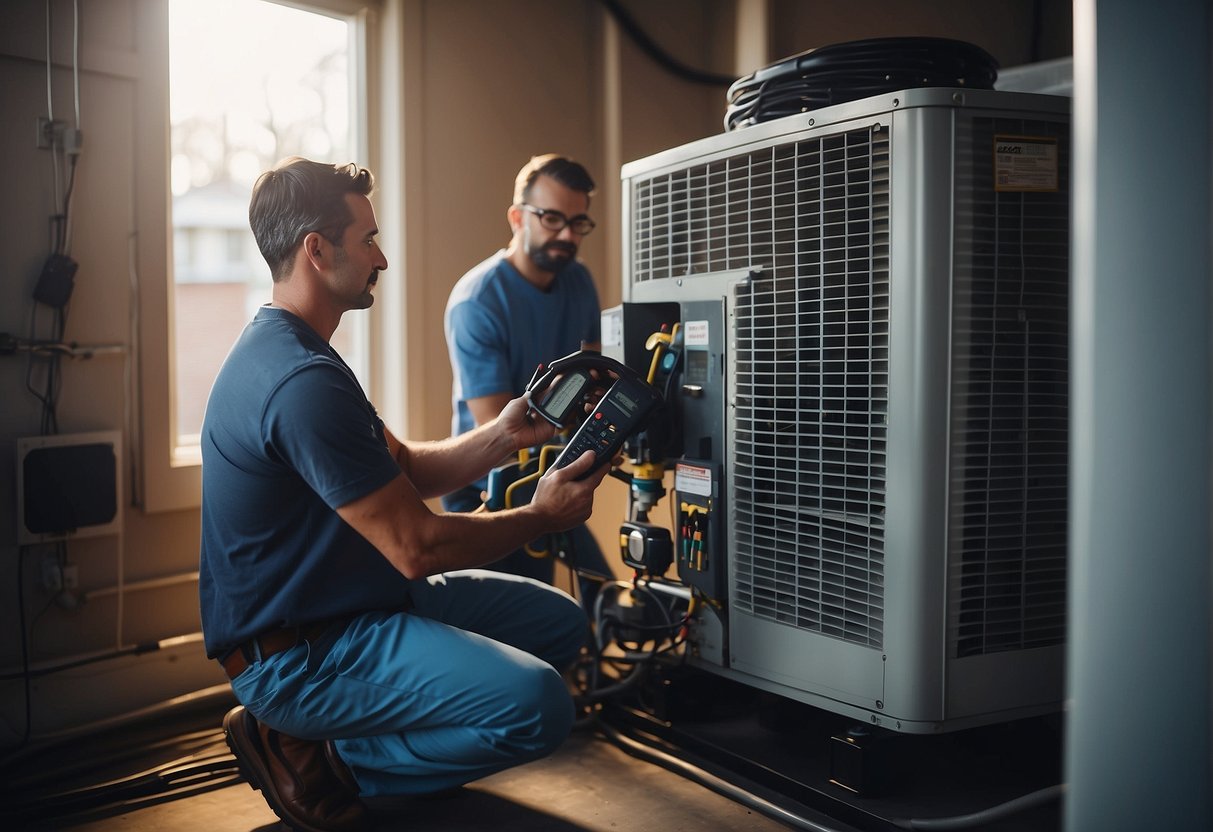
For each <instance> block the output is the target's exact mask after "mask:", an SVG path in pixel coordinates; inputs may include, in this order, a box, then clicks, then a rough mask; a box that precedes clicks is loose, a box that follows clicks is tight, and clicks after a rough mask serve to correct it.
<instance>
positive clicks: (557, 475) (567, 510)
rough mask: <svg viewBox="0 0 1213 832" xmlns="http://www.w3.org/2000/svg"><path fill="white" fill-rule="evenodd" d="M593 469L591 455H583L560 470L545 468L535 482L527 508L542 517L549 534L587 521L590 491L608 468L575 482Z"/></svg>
mask: <svg viewBox="0 0 1213 832" xmlns="http://www.w3.org/2000/svg"><path fill="white" fill-rule="evenodd" d="M593 465H594V452H593V451H586V452H585V453H583V454H582V455H581V456H579V457H577V459H576V460H574V461H573V462H571V463H569V464H568V465H566V466H564V467H563V468H549V469H548V470H547V472H546V473H545V474H544V475H543V476H542V477H540V478H539V482H538V484H537V485H536V486H535V496H534V497H533V498H532V499H531V506H532V507H534V508H536V509H538V510H539V511H541V512H542V513H543V515H544V517H545V518H546V519H547V522H548V524H549V525H550V529H551V530H552V531H564V530H565V529H571V528H573V527H574V526H577V525H580V524H582V523H584V522H585V521H586V520H588V519H589V517H590V513H591V512H592V511H593V509H594V489H596V488H598V484H599V483H601V482H602V478H603V477H605V476H606V475H607V471H608V470H609V468H610V466H609V465H603V466H602V467H601V468H599V469H598V470H597V471H595V472H594V473H592V474H590V475H589V476H588V477H586V478H585V479H584V480H580V481H578V479H577V478H578V477H580V476H581V475H583V474H584V473H585V472H586V471H589V470H590V468H592V467H593Z"/></svg>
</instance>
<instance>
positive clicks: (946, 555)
mask: <svg viewBox="0 0 1213 832" xmlns="http://www.w3.org/2000/svg"><path fill="white" fill-rule="evenodd" d="M623 180H624V182H623V186H624V187H623V194H624V223H625V228H626V234H625V246H624V249H625V256H624V276H623V279H624V286H623V299H624V301H625V307H626V306H627V305H629V304H636V305H647V304H667V305H672V304H678V307H677V308H678V309H679V314H680V318H681V321H680V326H681V328H682V333H683V336H684V337H685V352H684V364H683V368H684V381H685V382H686V383H684V384H683V385H682V393H683V398H682V399H681V400H680V404H681V410H680V412H681V414H682V417H681V418H683V420H684V422H685V425H684V427H685V432H686V436H685V438H684V441H683V446H682V447H681V449H680V450H679V453H681V455H682V456H681V457H680V458H679V459H676V460H671V461H670V465H671V467H673V466H674V465H675V463H679V466H680V470H682V469H685V470H686V471H688V472H690V473H691V474H692V475H693V476H691V477H689V479H688V482H689V483H693V484H691V485H687V486H686V489H687V491H688V493H689V492H690V491H694V492H696V493H699V494H703V495H710V496H708V497H702V498H700V502H701V503H702V505H703V506H704V512H706V511H708V510H709V509H710V511H711V513H712V514H713V515H714V520H715V522H716V525H715V526H714V527H712V528H714V529H715V530H716V531H715V534H716V536H717V540H715V541H714V545H713V547H712V549H711V554H712V557H713V559H714V560H713V562H712V569H714V570H716V571H715V572H714V573H708V572H704V573H702V574H703V575H704V576H706V577H704V578H703V579H702V580H699V579H698V578H696V579H695V580H692V581H691V583H696V580H699V583H698V584H697V586H698V587H699V589H700V590H701V591H702V592H703V593H704V594H707V595H709V596H714V598H713V600H715V601H716V603H715V604H704V605H701V606H700V607H699V609H700V612H699V618H698V620H697V622H696V626H695V631H694V632H695V637H694V638H695V645H694V651H693V652H694V658H693V661H694V662H695V663H696V664H697V665H699V666H700V667H702V668H704V669H707V670H710V671H711V672H714V673H718V674H720V675H723V676H727V677H730V678H732V679H735V680H739V681H742V682H745V683H747V684H749V685H752V686H754V687H757V688H760V689H765V690H768V691H773V692H777V693H780V694H783V695H786V696H789V697H792V698H795V699H798V700H800V701H804V702H808V703H811V704H813V705H816V706H819V707H821V708H824V709H826V710H829V711H833V712H836V713H840V714H846V715H850V716H853V717H856V718H858V719H861V720H863V721H864V722H869V723H873V724H877V725H880V726H884V727H887V728H891V729H893V730H897V731H903V732H911V733H925V732H931V731H940V730H951V729H955V728H961V727H967V726H971V725H978V724H982V723H990V722H998V721H1005V720H1009V719H1012V718H1016V717H1020V716H1026V715H1030V714H1035V713H1042V712H1047V711H1049V710H1053V709H1057V708H1058V707H1059V706H1060V702H1061V699H1062V686H1063V651H1064V642H1065V617H1066V616H1065V598H1066V515H1067V506H1066V499H1067V494H1066V492H1067V471H1066V468H1067V385H1068V326H1067V322H1068V272H1069V264H1068V249H1069V233H1068V226H1069V194H1068V191H1069V101H1068V99H1063V98H1055V97H1051V96H1039V95H1030V94H1019V93H1007V92H996V91H974V90H955V89H938V88H928V89H913V90H904V91H900V92H895V93H890V94H882V95H878V96H875V97H871V98H866V99H863V100H859V101H853V102H850V103H847V104H840V105H837V106H832V107H828V108H823V109H820V110H816V111H813V112H809V113H806V114H803V115H798V116H791V117H787V118H782V119H779V120H776V121H771V122H767V123H764V124H759V125H756V126H753V127H748V128H744V129H741V130H737V131H734V132H731V133H727V134H723V135H719V136H713V137H710V138H707V139H704V140H701V141H697V142H694V143H692V144H689V145H686V146H684V147H680V148H677V149H673V150H669V151H666V152H663V153H659V154H657V155H655V156H652V157H650V158H647V159H643V160H640V161H636V162H633V163H630V164H628V165H626V166H625V167H624V169H623ZM606 340H607V333H606V332H604V342H606ZM674 479H675V486H676V488H682V487H683V486H682V485H681V475H678V476H675V478H674ZM705 481H711V484H710V486H707V485H704V482H705ZM675 499H680V500H683V502H682V505H683V506H684V507H685V506H686V505H687V503H686V502H685V499H683V497H682V496H681V494H676V495H675ZM701 515H702V513H701ZM697 566H698V564H697ZM679 568H680V572H683V573H685V570H684V568H683V566H682V565H680V567H679ZM705 568H706V567H705ZM696 574H699V573H696ZM713 575H715V577H713ZM685 576H686V575H685V574H684V577H685ZM692 577H693V578H694V577H695V576H692Z"/></svg>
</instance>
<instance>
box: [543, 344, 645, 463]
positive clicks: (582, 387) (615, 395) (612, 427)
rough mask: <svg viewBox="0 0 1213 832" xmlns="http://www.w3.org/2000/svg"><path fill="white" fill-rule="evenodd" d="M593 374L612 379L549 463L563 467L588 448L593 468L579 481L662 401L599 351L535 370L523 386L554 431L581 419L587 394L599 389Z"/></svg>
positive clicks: (614, 451)
mask: <svg viewBox="0 0 1213 832" xmlns="http://www.w3.org/2000/svg"><path fill="white" fill-rule="evenodd" d="M594 371H596V372H598V373H599V376H600V377H601V378H605V377H606V376H607V374H608V373H609V374H611V375H614V376H616V379H615V381H614V382H613V383H612V384H611V386H610V387H609V388H607V391H606V393H604V394H603V396H602V398H601V399H599V400H598V403H597V404H596V405H595V406H594V409H593V411H592V412H591V413H590V415H589V418H587V419H586V420H585V421H584V422H582V424H581V426H580V427H579V428H578V429H577V431H576V432H575V433H574V434H573V436H572V438H571V439H569V443H568V445H566V446H565V448H564V450H563V451H561V452H560V456H558V457H556V461H555V462H553V463H552V467H553V468H563V467H564V466H566V465H568V464H570V463H571V462H573V461H574V460H576V459H577V458H578V457H580V456H581V455H582V454H583V453H585V452H586V451H589V450H592V451H594V455H595V461H594V465H593V466H592V467H591V468H590V470H589V471H587V472H586V473H585V474H584V475H583V478H584V477H586V476H589V474H590V473H591V472H593V471H594V470H596V469H597V468H598V467H599V466H601V465H604V464H606V463H608V462H610V461H611V460H612V459H614V458H615V455H616V454H617V453H619V449H620V448H621V447H623V443H624V442H625V441H627V439H628V437H629V436H631V435H632V434H634V433H636V432H638V431H639V430H641V429H642V428H643V427H644V425H645V422H646V421H647V420H648V418H649V415H650V414H651V413H652V412H653V410H654V409H656V407H657V405H659V404H661V401H662V399H661V394H660V393H658V392H657V389H656V388H654V387H653V386H652V385H650V384H648V383H647V382H645V381H644V380H643V379H641V378H640V376H639V375H637V374H636V372H635V371H634V370H632V369H631V368H630V367H628V366H626V365H624V364H621V363H620V362H618V361H616V360H615V359H613V358H607V357H606V356H604V355H602V354H601V353H597V352H593V351H590V350H583V351H582V352H577V353H573V354H572V355H566V356H565V357H563V358H559V359H557V360H555V361H553V362H552V363H551V364H550V365H548V367H546V368H543V367H540V368H539V370H536V372H535V377H534V378H532V379H531V382H530V384H528V385H527V391H528V392H530V393H531V408H532V409H533V410H534V411H536V412H537V413H539V414H540V415H541V416H543V418H545V419H547V420H548V421H549V422H551V423H552V424H554V425H556V426H557V427H564V426H565V425H567V424H569V423H570V422H572V421H575V420H576V419H579V418H581V416H582V414H583V413H584V407H585V403H586V402H587V401H588V400H589V399H588V394H589V393H590V392H591V391H592V390H593V389H594V388H595V387H601V386H602V384H601V383H600V382H596V381H595V379H594V377H593V375H592V372H594ZM549 387H550V388H551V389H548V388H549Z"/></svg>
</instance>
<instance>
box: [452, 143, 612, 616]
mask: <svg viewBox="0 0 1213 832" xmlns="http://www.w3.org/2000/svg"><path fill="white" fill-rule="evenodd" d="M593 192H594V180H593V179H591V178H590V175H589V173H588V172H587V171H586V169H585V168H584V167H582V166H581V165H580V164H578V163H577V162H575V161H573V160H572V159H569V158H566V157H564V156H557V155H556V154H547V155H544V156H535V157H533V158H532V159H531V160H530V161H529V162H527V163H526V164H525V165H524V166H523V168H522V170H520V171H519V172H518V176H517V177H516V178H515V180H514V201H513V203H512V204H511V205H510V207H509V208H508V209H507V210H506V220H507V221H508V222H509V224H510V232H511V234H512V236H511V238H510V243H509V246H508V247H507V248H505V249H502V250H500V251H498V252H497V253H495V254H494V255H492V256H491V257H489V258H488V259H487V260H485V261H484V262H482V263H480V264H479V265H478V266H476V267H475V268H473V269H472V270H471V271H469V272H468V273H467V274H465V275H464V276H463V277H462V278H460V280H459V282H458V283H456V284H455V287H454V289H452V290H451V295H450V298H449V299H448V300H447V306H446V315H445V318H444V328H445V330H446V340H447V349H448V351H449V352H450V357H451V371H452V373H453V375H454V384H453V389H452V393H451V408H452V411H453V413H452V419H451V433H452V434H453V435H460V434H464V433H466V432H468V431H470V430H472V429H473V428H475V427H477V426H478V425H484V424H487V423H489V422H490V421H492V420H493V419H495V418H497V416H498V414H500V413H501V411H502V408H504V407H505V406H506V403H507V402H509V401H510V400H511V399H512V398H514V397H515V396H518V395H521V394H522V392H523V391H524V390H525V389H526V385H527V383H528V382H529V381H530V379H531V377H532V375H533V374H534V372H535V368H536V367H538V366H539V365H540V364H547V363H549V362H551V361H552V360H553V359H556V358H560V357H561V356H564V355H568V354H569V353H571V352H575V351H577V350H579V349H592V350H597V349H600V348H601V344H600V341H601V338H600V334H599V333H600V326H601V324H600V310H599V306H598V293H597V291H596V290H595V288H594V282H593V280H592V279H591V277H590V273H589V270H587V269H586V267H585V266H584V265H582V264H581V263H580V262H579V261H578V260H577V247H578V246H579V245H580V244H581V241H582V239H583V238H584V237H585V235H587V234H589V233H590V232H591V231H593V230H594V221H593V220H592V219H590V216H589V214H588V213H587V212H588V211H589V209H590V196H591V195H592V194H593ZM484 488H485V480H479V481H477V482H475V483H473V484H472V485H470V486H467V487H464V488H462V489H460V490H458V491H456V492H454V493H452V494H448V495H446V496H445V497H444V498H443V501H442V502H443V506H444V507H445V508H446V509H447V510H448V511H471V510H473V509H475V508H476V507H478V506H479V505H480V503H481V497H480V494H481V491H482V490H483V489H484ZM569 539H570V543H571V548H572V552H571V555H572V558H573V561H574V562H573V564H572V565H573V566H575V567H578V568H582V569H585V570H588V571H589V572H593V573H596V574H599V575H601V576H603V577H610V575H611V571H610V569H609V567H608V566H607V565H606V561H605V560H604V559H603V556H602V551H601V550H600V549H599V548H598V544H597V543H596V542H595V540H594V537H593V535H591V534H590V531H589V529H587V528H586V527H585V526H579V527H577V528H576V529H575V530H573V531H572V532H570V533H569ZM539 551H540V552H542V551H544V549H543V548H542V547H539ZM490 568H492V569H496V570H500V571H502V572H508V573H512V574H515V575H525V576H528V577H532V578H536V579H539V580H542V581H546V582H548V583H551V581H552V577H553V574H554V560H553V558H552V557H541V558H537V557H535V556H532V555H531V554H529V553H528V552H526V551H525V550H523V549H521V548H520V549H516V550H515V551H513V552H511V553H510V554H509V555H507V556H506V557H504V558H502V559H501V560H499V561H497V562H495V563H493V564H491V565H490ZM582 591H583V593H585V594H587V595H588V594H592V588H591V585H589V584H588V583H583V584H582Z"/></svg>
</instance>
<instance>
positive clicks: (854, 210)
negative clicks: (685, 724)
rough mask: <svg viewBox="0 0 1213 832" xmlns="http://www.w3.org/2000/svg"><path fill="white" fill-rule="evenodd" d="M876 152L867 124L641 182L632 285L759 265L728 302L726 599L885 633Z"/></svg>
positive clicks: (771, 615) (823, 629)
mask: <svg viewBox="0 0 1213 832" xmlns="http://www.w3.org/2000/svg"><path fill="white" fill-rule="evenodd" d="M888 177H889V150H888V137H887V132H884V131H881V130H880V128H879V127H872V128H864V129H858V130H852V131H849V132H846V133H840V134H836V135H833V136H826V137H821V138H814V139H806V140H803V141H798V142H794V143H787V144H784V145H780V146H776V147H771V148H765V149H762V150H759V151H755V152H752V153H746V154H741V155H737V156H733V157H730V158H727V159H721V160H718V161H714V162H710V163H707V164H703V165H699V166H696V167H691V168H688V169H685V170H681V171H677V172H674V173H669V174H665V175H662V176H658V177H655V178H653V179H649V180H646V181H642V182H639V183H636V184H635V186H634V191H633V217H634V223H635V224H634V226H633V239H632V257H633V262H632V279H633V282H637V283H639V282H644V281H647V280H654V279H659V278H669V277H694V276H696V275H706V274H711V273H718V272H722V271H731V270H736V269H760V270H761V273H760V275H759V276H758V277H756V278H755V279H754V280H752V281H751V282H750V284H749V285H748V286H742V287H740V288H739V289H738V291H737V295H736V297H735V298H734V326H735V335H736V338H735V340H734V341H733V342H732V344H731V349H732V358H733V365H732V366H733V372H732V377H731V383H732V390H733V394H734V399H735V403H736V407H735V426H734V431H733V433H732V434H731V441H732V443H733V446H732V447H733V454H732V458H733V465H732V466H731V470H730V479H729V482H728V486H729V489H730V495H731V502H732V513H731V515H730V520H731V523H732V526H733V529H732V531H733V534H732V536H731V539H732V540H733V542H734V548H733V551H732V553H731V554H732V562H733V565H734V569H733V571H734V586H733V601H734V604H735V606H736V608H737V609H739V610H741V611H744V612H746V613H749V614H751V615H753V616H756V617H759V618H764V619H769V620H773V621H778V622H782V623H785V624H788V625H791V626H793V627H797V628H800V629H804V630H809V631H813V632H818V633H822V634H825V635H829V636H833V637H836V638H840V639H844V640H846V641H849V642H854V643H858V644H862V645H866V646H874V647H879V646H881V645H882V641H883V636H884V633H883V626H884V625H883V619H884V610H883V606H884V506H885V444H886V414H887V412H888V332H889V251H888V246H889V242H888V241H889V191H888V188H889V178H888Z"/></svg>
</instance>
